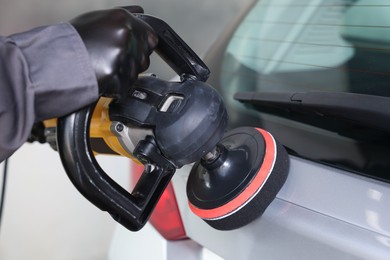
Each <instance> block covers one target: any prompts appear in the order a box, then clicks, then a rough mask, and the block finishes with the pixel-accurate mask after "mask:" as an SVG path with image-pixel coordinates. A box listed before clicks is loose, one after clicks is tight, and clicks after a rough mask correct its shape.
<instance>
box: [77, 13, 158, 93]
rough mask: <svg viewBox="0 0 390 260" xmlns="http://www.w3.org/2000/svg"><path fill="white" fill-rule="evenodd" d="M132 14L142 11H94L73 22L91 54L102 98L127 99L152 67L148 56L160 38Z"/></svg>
mask: <svg viewBox="0 0 390 260" xmlns="http://www.w3.org/2000/svg"><path fill="white" fill-rule="evenodd" d="M131 12H133V13H142V12H143V9H142V8H141V7H138V6H131V7H123V8H116V9H110V10H102V11H94V12H90V13H86V14H83V15H81V16H79V17H76V18H75V19H73V20H71V21H70V24H72V25H73V26H74V28H75V29H76V30H77V32H78V33H79V34H80V36H81V39H82V40H83V42H84V44H85V46H86V48H87V50H88V53H89V55H90V59H91V63H92V66H93V68H94V70H95V73H96V77H97V81H98V85H99V94H100V95H103V96H108V97H114V98H118V97H120V96H124V95H125V94H126V93H127V91H128V90H129V88H130V87H131V85H132V83H133V82H134V81H136V80H137V77H138V74H139V73H140V72H142V71H145V70H146V69H147V68H148V67H149V63H150V61H149V55H150V54H151V53H152V52H153V49H154V48H155V47H156V45H157V42H158V38H157V36H156V34H155V33H154V31H153V29H152V28H151V27H150V26H149V25H147V24H146V23H145V22H143V21H141V20H140V19H138V18H136V17H135V16H134V15H132V14H131Z"/></svg>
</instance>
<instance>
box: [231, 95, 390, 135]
mask: <svg viewBox="0 0 390 260" xmlns="http://www.w3.org/2000/svg"><path fill="white" fill-rule="evenodd" d="M234 98H235V99H236V100H239V101H240V102H242V103H244V104H247V105H250V106H252V107H253V108H254V109H256V110H258V111H262V112H267V113H272V114H278V115H279V116H285V117H286V116H287V115H293V116H294V115H298V116H300V118H302V116H303V117H307V116H310V117H312V118H315V121H317V122H318V120H321V118H322V119H333V120H337V121H342V122H346V123H352V124H355V125H361V126H365V127H369V128H375V129H378V130H385V131H387V132H390V98H387V97H381V96H372V95H364V94H354V93H342V92H320V91H313V92H305V93H298V92H297V93H277V92H238V93H236V94H235V95H234ZM304 121H306V123H307V120H304Z"/></svg>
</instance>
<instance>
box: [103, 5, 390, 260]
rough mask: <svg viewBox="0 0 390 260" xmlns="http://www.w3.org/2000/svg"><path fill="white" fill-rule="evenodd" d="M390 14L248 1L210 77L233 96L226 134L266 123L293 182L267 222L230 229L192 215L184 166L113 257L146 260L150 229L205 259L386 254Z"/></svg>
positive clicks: (213, 52) (377, 9) (169, 255)
mask: <svg viewBox="0 0 390 260" xmlns="http://www.w3.org/2000/svg"><path fill="white" fill-rule="evenodd" d="M389 13H390V5H388V2H386V1H385V0H376V1H372V0H371V1H370V0H262V1H252V2H251V3H249V4H248V5H247V6H243V12H242V13H240V14H239V15H238V17H237V19H236V20H235V21H234V23H232V24H231V25H230V26H229V27H228V28H227V30H225V31H224V32H223V33H222V34H221V35H220V37H219V38H218V40H217V41H216V42H215V43H214V45H213V46H212V47H211V48H210V49H209V51H208V52H207V54H206V55H205V57H204V61H205V63H206V64H207V65H208V66H209V68H210V70H211V75H210V78H209V80H208V83H209V84H210V85H212V86H213V87H215V88H216V89H217V90H218V91H219V93H220V94H221V95H222V97H223V98H224V100H225V104H226V106H227V109H228V112H229V129H233V128H236V127H240V126H251V127H256V128H262V129H265V130H267V131H269V132H270V133H272V134H273V136H274V137H275V139H276V140H278V142H280V143H281V144H282V145H283V146H284V147H285V148H286V150H287V151H288V154H289V161H290V168H289V172H288V177H287V180H286V182H285V183H284V185H283V186H282V188H281V190H280V191H279V192H278V193H277V195H276V198H275V199H274V200H273V201H272V203H271V204H270V205H269V206H268V208H267V209H266V210H265V212H264V213H263V214H262V215H261V216H260V217H258V218H257V219H256V220H254V221H253V222H251V223H249V224H248V225H246V226H244V227H241V228H237V229H234V230H230V231H221V230H217V229H215V228H213V227H211V226H210V225H208V224H207V223H206V222H205V221H203V220H202V219H201V218H199V217H198V216H196V215H195V214H194V213H193V212H192V211H191V210H190V207H189V205H188V198H187V193H186V186H187V180H188V176H189V174H190V172H191V167H192V165H187V166H184V167H183V168H181V169H180V170H178V171H177V172H176V173H175V175H174V177H173V179H172V182H171V184H170V186H169V187H168V189H167V191H166V192H165V193H164V195H163V197H162V199H161V201H160V203H159V205H158V206H157V208H156V210H155V212H154V214H153V215H152V218H151V221H150V222H151V223H152V224H153V226H154V228H152V227H151V226H150V225H149V224H148V225H147V226H146V228H145V229H144V230H142V231H140V233H132V232H128V231H125V229H123V228H121V227H118V229H117V232H116V233H115V236H114V238H113V241H112V244H111V251H110V259H124V258H125V256H127V257H129V258H130V257H131V256H134V255H138V256H140V257H141V256H144V257H146V258H147V256H148V254H149V253H150V252H145V250H143V251H142V252H141V251H137V248H138V247H140V246H141V245H142V244H149V243H152V242H151V241H155V240H151V239H150V236H149V238H145V237H147V236H146V235H145V234H149V235H151V236H152V237H153V236H154V237H160V238H162V237H163V238H165V239H162V240H161V241H163V242H161V243H164V246H165V248H166V249H165V250H161V252H165V253H164V254H165V257H166V259H182V258H183V255H185V256H187V258H186V259H190V258H191V257H192V258H193V259H199V258H200V257H201V256H202V254H201V253H199V252H202V250H204V249H207V251H209V252H213V254H215V256H213V257H216V258H223V259H389V258H390V222H389V221H388V219H390V210H389V208H388V205H389V203H390V184H389V182H390V160H389V159H388V155H389V154H390V134H389V133H390V127H389V122H390V114H389V113H390V112H389V111H390V110H388V109H386V108H389V104H390V99H389V97H390V91H389V89H390V88H389V87H388V83H389V82H390V69H389V66H388V61H389V59H390V47H389V46H390V38H389V36H388V35H390V34H389V28H390V27H389V26H390V20H389V18H388V17H389ZM133 168H134V170H136V171H139V170H140V169H139V168H138V166H134V167H133ZM183 239H184V240H183ZM136 243H138V244H136ZM156 243H157V242H156ZM130 245H136V246H132V247H130ZM145 254H146V255H145Z"/></svg>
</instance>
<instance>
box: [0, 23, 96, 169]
mask: <svg viewBox="0 0 390 260" xmlns="http://www.w3.org/2000/svg"><path fill="white" fill-rule="evenodd" d="M97 98H98V86H97V81H96V77H95V73H94V71H93V69H92V66H91V64H90V62H89V57H88V53H87V50H86V48H85V46H84V44H83V42H82V40H81V38H80V36H79V35H78V34H77V32H76V31H75V29H74V28H73V27H72V26H71V25H70V24H68V23H62V24H57V25H52V26H46V27H39V28H36V29H33V30H31V31H28V32H24V33H19V34H15V35H11V36H8V37H1V36H0V162H1V161H3V160H4V159H5V158H7V157H9V156H10V155H11V154H12V153H13V152H14V151H15V150H16V149H17V148H19V147H20V146H21V145H22V144H23V143H24V142H25V141H26V140H27V138H28V135H29V133H30V131H31V128H32V125H33V124H34V122H38V121H41V120H43V119H48V118H54V117H59V116H62V115H65V114H67V113H70V112H72V111H75V110H77V109H79V108H81V107H83V106H85V105H87V104H89V103H91V102H93V101H94V100H96V99H97Z"/></svg>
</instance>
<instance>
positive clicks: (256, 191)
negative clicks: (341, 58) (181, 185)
mask: <svg viewBox="0 0 390 260" xmlns="http://www.w3.org/2000/svg"><path fill="white" fill-rule="evenodd" d="M220 143H221V144H222V145H223V147H225V148H226V149H224V151H223V152H222V153H221V155H220V156H219V158H218V159H217V160H215V161H214V162H212V163H206V162H204V161H201V162H198V163H196V164H195V165H194V167H193V168H192V170H191V173H190V176H189V178H188V182H187V196H188V199H189V207H190V208H191V210H192V212H193V213H195V214H196V215H197V216H199V217H200V218H202V219H203V220H204V221H206V222H207V223H208V224H209V225H210V226H212V227H214V228H216V229H219V230H232V229H236V228H240V227H242V226H245V225H247V224H249V223H250V222H252V221H253V220H254V219H256V218H258V217H259V216H261V215H262V214H263V212H264V211H265V210H266V208H267V207H268V205H269V204H270V203H271V202H272V201H273V200H274V198H275V196H276V194H277V193H278V192H279V190H280V189H281V187H282V186H283V184H284V182H285V181H286V179H287V174H288V168H289V158H288V154H287V152H286V150H285V149H284V147H283V146H282V145H281V144H279V143H278V142H276V141H275V139H274V137H273V136H272V135H271V134H270V133H269V132H267V131H265V130H263V129H260V128H252V127H241V128H237V129H234V130H232V131H229V132H228V133H227V134H226V135H225V137H224V138H223V139H222V141H221V142H220Z"/></svg>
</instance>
